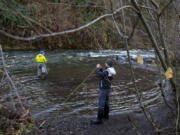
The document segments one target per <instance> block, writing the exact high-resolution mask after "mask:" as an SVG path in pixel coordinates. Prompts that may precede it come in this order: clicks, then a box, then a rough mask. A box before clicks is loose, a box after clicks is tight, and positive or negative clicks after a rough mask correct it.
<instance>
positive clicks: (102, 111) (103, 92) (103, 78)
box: [91, 59, 116, 124]
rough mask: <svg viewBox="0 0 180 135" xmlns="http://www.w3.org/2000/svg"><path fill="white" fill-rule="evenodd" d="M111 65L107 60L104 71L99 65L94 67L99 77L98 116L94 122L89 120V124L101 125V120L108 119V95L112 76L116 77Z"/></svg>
mask: <svg viewBox="0 0 180 135" xmlns="http://www.w3.org/2000/svg"><path fill="white" fill-rule="evenodd" d="M113 64H114V63H113V61H112V60H111V59H107V60H106V62H105V69H104V70H103V68H102V66H101V65H100V64H97V65H96V75H97V76H99V77H100V82H99V101H98V114H97V119H96V120H91V124H101V123H102V119H103V118H105V119H109V94H110V91H111V81H112V80H113V76H114V75H116V71H115V69H114V67H113Z"/></svg>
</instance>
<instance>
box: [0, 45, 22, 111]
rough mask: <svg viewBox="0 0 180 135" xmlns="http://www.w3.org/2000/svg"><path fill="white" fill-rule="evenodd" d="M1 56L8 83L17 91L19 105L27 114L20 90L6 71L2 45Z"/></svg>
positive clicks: (0, 48)
mask: <svg viewBox="0 0 180 135" xmlns="http://www.w3.org/2000/svg"><path fill="white" fill-rule="evenodd" d="M0 54H1V60H2V66H3V70H4V72H5V75H6V77H7V78H8V81H9V83H10V84H11V86H12V88H13V90H14V91H15V94H16V96H17V97H18V101H19V104H20V106H21V109H22V110H23V112H24V113H25V108H24V106H23V104H22V101H21V97H20V96H19V93H18V90H17V88H16V86H15V84H14V82H13V80H12V79H11V77H10V76H9V74H8V71H7V69H6V64H5V60H4V55H3V51H2V47H1V45H0Z"/></svg>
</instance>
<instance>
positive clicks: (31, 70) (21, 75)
mask: <svg viewBox="0 0 180 135" xmlns="http://www.w3.org/2000/svg"><path fill="white" fill-rule="evenodd" d="M36 54H38V52H37V51H10V52H5V58H6V61H7V65H8V66H7V67H8V69H9V71H10V72H11V74H13V75H16V77H17V78H18V79H19V81H20V82H21V83H22V85H23V88H21V89H19V93H20V95H21V96H22V97H23V99H22V100H23V102H24V103H26V104H27V105H28V107H29V108H30V111H31V114H32V116H33V117H35V118H42V119H43V118H47V117H52V118H53V117H55V114H57V113H61V114H63V115H81V116H84V117H89V116H94V115H96V112H97V111H96V110H97V101H98V79H97V78H94V77H91V78H90V79H88V80H87V81H86V83H85V84H84V85H83V87H82V88H80V89H79V90H78V91H77V92H76V93H75V94H74V95H73V96H72V98H71V99H70V100H69V101H68V102H67V103H62V102H63V101H64V100H65V99H66V97H67V96H68V95H69V94H70V93H71V92H72V90H73V89H74V88H76V86H78V85H79V84H80V83H81V82H82V80H83V79H84V78H86V77H87V76H88V74H89V73H90V72H91V71H92V70H93V69H94V68H95V66H96V64H97V63H101V64H103V65H104V61H105V60H106V59H107V58H108V57H111V58H113V59H115V58H116V57H117V56H119V57H121V58H123V61H121V63H120V64H116V66H115V68H116V70H117V75H116V76H115V79H114V82H113V86H112V87H113V89H112V92H111V99H110V100H111V102H110V106H111V115H114V114H119V113H125V112H130V111H140V107H139V104H138V101H137V98H136V92H135V89H134V85H133V83H132V78H131V72H130V68H129V65H128V64H127V61H126V51H124V50H103V51H83V50H53V51H46V57H47V60H48V63H47V68H48V78H47V79H46V80H40V79H38V78H37V77H36V62H35V60H34V58H35V56H36ZM137 54H140V55H141V56H142V57H143V58H144V59H145V60H146V59H148V60H149V59H154V57H155V56H154V52H153V51H152V50H131V58H132V59H133V60H134V59H136V57H137ZM137 65H138V64H134V66H135V67H136V68H135V76H136V83H137V86H138V89H139V90H140V91H141V92H142V97H143V103H144V104H145V106H147V107H148V108H152V107H157V106H158V105H159V104H160V103H161V102H162V99H161V93H160V90H159V87H158V86H157V85H156V81H157V77H158V76H157V73H156V72H154V71H151V70H147V69H146V68H141V66H137ZM10 94H11V93H10V91H5V92H1V93H0V96H1V98H4V97H6V96H9V95H10Z"/></svg>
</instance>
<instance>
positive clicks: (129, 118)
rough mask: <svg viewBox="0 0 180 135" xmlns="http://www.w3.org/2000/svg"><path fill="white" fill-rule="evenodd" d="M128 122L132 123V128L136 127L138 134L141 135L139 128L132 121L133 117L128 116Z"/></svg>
mask: <svg viewBox="0 0 180 135" xmlns="http://www.w3.org/2000/svg"><path fill="white" fill-rule="evenodd" d="M128 120H129V121H130V122H131V124H132V126H133V127H134V129H135V130H136V134H137V135H141V133H140V132H139V130H138V127H137V126H136V124H135V122H133V121H132V119H131V117H130V116H129V115H128Z"/></svg>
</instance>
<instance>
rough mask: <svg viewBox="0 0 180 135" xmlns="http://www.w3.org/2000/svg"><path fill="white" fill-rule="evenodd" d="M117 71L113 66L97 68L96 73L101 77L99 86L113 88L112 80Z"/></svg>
mask: <svg viewBox="0 0 180 135" xmlns="http://www.w3.org/2000/svg"><path fill="white" fill-rule="evenodd" d="M115 74H116V71H115V69H114V68H113V67H110V68H106V69H105V70H104V71H103V70H102V69H99V68H97V69H96V75H98V76H99V77H100V82H99V88H100V89H111V81H112V80H113V75H115Z"/></svg>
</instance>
